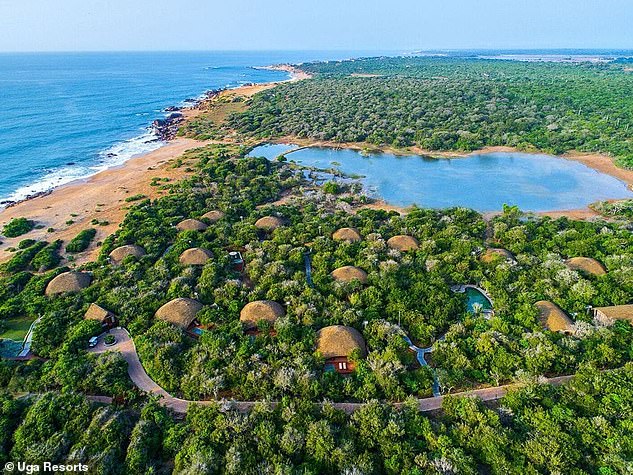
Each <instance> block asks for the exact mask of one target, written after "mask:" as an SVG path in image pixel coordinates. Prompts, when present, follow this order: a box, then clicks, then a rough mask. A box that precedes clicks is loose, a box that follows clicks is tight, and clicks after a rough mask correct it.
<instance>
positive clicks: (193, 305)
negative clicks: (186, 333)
mask: <svg viewBox="0 0 633 475" xmlns="http://www.w3.org/2000/svg"><path fill="white" fill-rule="evenodd" d="M202 306H203V305H202V304H201V303H200V302H198V301H197V300H193V299H189V298H182V297H181V298H177V299H174V300H172V301H171V302H167V303H166V304H165V305H163V306H162V307H161V308H159V309H158V310H157V311H156V318H158V319H160V320H164V321H166V322H169V323H173V324H174V325H177V326H179V327H181V328H182V329H184V330H186V329H187V328H188V327H189V325H191V323H192V322H193V321H194V320H195V319H196V314H197V313H198V312H199V311H200V310H202Z"/></svg>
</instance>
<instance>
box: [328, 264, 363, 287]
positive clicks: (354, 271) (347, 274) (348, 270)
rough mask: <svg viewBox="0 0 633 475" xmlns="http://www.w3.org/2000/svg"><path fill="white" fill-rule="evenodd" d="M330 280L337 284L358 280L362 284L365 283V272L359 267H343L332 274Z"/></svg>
mask: <svg viewBox="0 0 633 475" xmlns="http://www.w3.org/2000/svg"><path fill="white" fill-rule="evenodd" d="M331 275H332V278H333V279H334V280H335V281H337V282H352V281H354V280H358V281H359V282H361V283H362V284H366V283H367V272H365V271H364V270H363V269H361V268H360V267H355V266H343V267H339V268H338V269H336V270H335V271H334V272H332V274H331Z"/></svg>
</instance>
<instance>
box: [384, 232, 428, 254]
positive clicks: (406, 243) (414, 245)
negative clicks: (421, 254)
mask: <svg viewBox="0 0 633 475" xmlns="http://www.w3.org/2000/svg"><path fill="white" fill-rule="evenodd" d="M387 246H389V247H390V248H391V249H397V250H398V251H415V250H416V249H418V248H419V247H420V243H419V242H418V240H417V239H416V238H414V237H413V236H407V235H404V234H400V235H398V236H394V237H391V238H389V239H388V240H387Z"/></svg>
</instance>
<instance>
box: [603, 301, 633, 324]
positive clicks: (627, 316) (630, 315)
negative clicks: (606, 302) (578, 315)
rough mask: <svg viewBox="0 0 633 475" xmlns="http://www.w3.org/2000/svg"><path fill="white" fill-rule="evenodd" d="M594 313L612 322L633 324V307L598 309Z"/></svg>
mask: <svg viewBox="0 0 633 475" xmlns="http://www.w3.org/2000/svg"><path fill="white" fill-rule="evenodd" d="M593 311H594V313H596V314H598V315H602V316H603V317H606V318H609V319H611V320H628V321H629V322H632V323H633V305H614V306H613V307H596V308H594V309H593Z"/></svg>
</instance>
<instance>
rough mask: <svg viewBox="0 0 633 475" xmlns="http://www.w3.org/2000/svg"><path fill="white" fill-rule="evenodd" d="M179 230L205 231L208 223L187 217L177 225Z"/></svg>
mask: <svg viewBox="0 0 633 475" xmlns="http://www.w3.org/2000/svg"><path fill="white" fill-rule="evenodd" d="M176 228H177V229H178V230H179V231H204V230H205V229H207V225H206V224H204V223H203V222H202V221H198V220H197V219H185V220H184V221H181V222H179V223H178V224H177V225H176Z"/></svg>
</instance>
